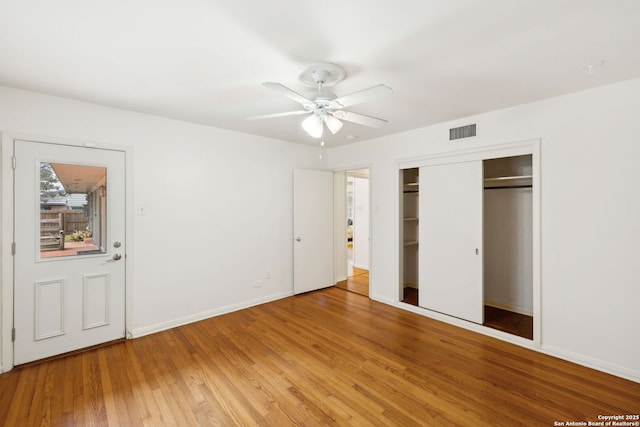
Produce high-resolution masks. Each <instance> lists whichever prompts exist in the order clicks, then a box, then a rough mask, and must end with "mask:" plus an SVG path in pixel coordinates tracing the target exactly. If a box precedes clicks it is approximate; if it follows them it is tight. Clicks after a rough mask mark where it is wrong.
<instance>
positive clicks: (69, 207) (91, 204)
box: [38, 162, 107, 258]
mask: <svg viewBox="0 0 640 427" xmlns="http://www.w3.org/2000/svg"><path fill="white" fill-rule="evenodd" d="M106 196H107V168H105V167H100V166H85V165H72V164H65V163H49V162H40V221H39V224H38V225H39V227H40V233H39V235H40V258H53V257H67V256H79V255H94V254H103V253H106V251H105V246H106V245H104V243H103V242H104V241H106V240H105V237H106V234H105V233H106V224H107V222H106V200H107V197H106Z"/></svg>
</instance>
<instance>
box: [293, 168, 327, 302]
mask: <svg viewBox="0 0 640 427" xmlns="http://www.w3.org/2000/svg"><path fill="white" fill-rule="evenodd" d="M332 236H333V173H331V172H325V171H314V170H304V169H296V170H294V171H293V237H294V242H293V292H294V293H295V294H300V293H303V292H309V291H314V290H317V289H322V288H326V287H328V286H332V285H333V239H332Z"/></svg>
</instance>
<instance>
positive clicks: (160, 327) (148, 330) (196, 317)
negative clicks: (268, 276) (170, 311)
mask: <svg viewBox="0 0 640 427" xmlns="http://www.w3.org/2000/svg"><path fill="white" fill-rule="evenodd" d="M292 295H293V292H292V291H288V292H282V293H279V294H274V295H269V296H266V297H263V298H256V299H253V300H250V301H244V302H242V303H239V304H231V305H227V306H224V307H219V308H216V309H213V310H208V311H203V312H201V313H196V314H192V315H189V316H184V317H179V318H177V319H172V320H168V321H166V322H161V323H156V324H155V325H149V326H144V327H142V328H135V329H133V330H131V338H140V337H143V336H145V335H150V334H154V333H156V332H161V331H166V330H167V329H172V328H175V327H178V326H182V325H187V324H189V323H194V322H198V321H200V320H204V319H209V318H211V317H215V316H220V315H222V314H226V313H231V312H234V311H238V310H243V309H245V308H249V307H253V306H256V305H260V304H264V303H267V302H271V301H276V300H279V299H282V298H286V297H290V296H292Z"/></svg>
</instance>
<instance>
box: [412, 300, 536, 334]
mask: <svg viewBox="0 0 640 427" xmlns="http://www.w3.org/2000/svg"><path fill="white" fill-rule="evenodd" d="M402 302H404V303H406V304H411V305H415V306H417V305H418V290H417V289H415V288H404V295H403V298H402ZM483 325H484V326H486V327H488V328H493V329H497V330H499V331H503V332H508V333H510V334H513V335H517V336H519V337H523V338H527V339H530V340H532V339H533V317H532V316H527V315H524V314H520V313H514V312H512V311H508V310H503V309H500V308H495V307H489V306H488V305H485V306H484V323H483Z"/></svg>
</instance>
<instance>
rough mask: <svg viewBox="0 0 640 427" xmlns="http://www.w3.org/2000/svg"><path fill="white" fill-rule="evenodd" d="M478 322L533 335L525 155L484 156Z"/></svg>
mask: <svg viewBox="0 0 640 427" xmlns="http://www.w3.org/2000/svg"><path fill="white" fill-rule="evenodd" d="M483 166H484V195H483V198H484V203H483V205H484V206H483V213H484V225H483V226H484V239H483V243H484V257H483V270H484V271H483V275H484V325H485V326H489V327H492V328H495V329H500V330H502V331H505V332H510V333H513V334H516V335H519V336H522V337H525V338H529V339H532V338H533V269H532V260H533V241H532V237H533V217H532V213H533V206H532V190H533V188H532V182H531V181H532V171H531V170H532V165H531V155H523V156H513V157H503V158H498V159H490V160H484V162H483Z"/></svg>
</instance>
